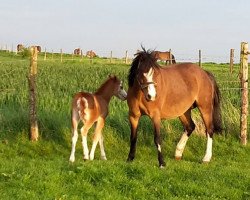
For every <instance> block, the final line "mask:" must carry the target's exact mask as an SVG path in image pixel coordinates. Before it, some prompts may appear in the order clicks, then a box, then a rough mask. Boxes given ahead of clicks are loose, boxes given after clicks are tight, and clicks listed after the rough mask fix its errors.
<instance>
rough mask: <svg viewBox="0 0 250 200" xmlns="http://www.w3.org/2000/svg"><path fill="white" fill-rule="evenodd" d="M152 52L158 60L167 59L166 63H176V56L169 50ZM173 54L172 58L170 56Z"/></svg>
mask: <svg viewBox="0 0 250 200" xmlns="http://www.w3.org/2000/svg"><path fill="white" fill-rule="evenodd" d="M152 54H153V55H154V57H155V58H156V60H161V61H166V64H171V63H172V64H176V61H175V57H174V55H173V54H171V53H170V52H169V51H165V52H161V51H153V52H152ZM170 54H171V58H170Z"/></svg>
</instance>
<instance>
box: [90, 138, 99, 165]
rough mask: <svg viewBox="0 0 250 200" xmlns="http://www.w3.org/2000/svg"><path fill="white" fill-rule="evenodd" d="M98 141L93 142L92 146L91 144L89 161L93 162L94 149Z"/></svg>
mask: <svg viewBox="0 0 250 200" xmlns="http://www.w3.org/2000/svg"><path fill="white" fill-rule="evenodd" d="M97 143H98V141H95V140H94V141H93V144H92V148H91V151H90V154H89V159H90V160H94V157H95V149H96V145H97Z"/></svg>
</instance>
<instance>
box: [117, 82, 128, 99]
mask: <svg viewBox="0 0 250 200" xmlns="http://www.w3.org/2000/svg"><path fill="white" fill-rule="evenodd" d="M117 97H118V98H119V99H121V100H122V101H124V100H125V99H126V98H127V92H126V91H125V90H124V89H122V81H121V83H120V88H119V90H118V94H117Z"/></svg>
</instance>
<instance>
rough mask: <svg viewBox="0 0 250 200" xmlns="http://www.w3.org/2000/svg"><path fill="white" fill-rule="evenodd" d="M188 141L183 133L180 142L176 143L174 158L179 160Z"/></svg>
mask: <svg viewBox="0 0 250 200" xmlns="http://www.w3.org/2000/svg"><path fill="white" fill-rule="evenodd" d="M187 141H188V135H187V131H185V132H184V133H183V134H182V136H181V139H180V141H179V142H178V144H177V146H176V150H175V157H176V158H181V157H182V153H183V151H184V148H185V146H186V144H187Z"/></svg>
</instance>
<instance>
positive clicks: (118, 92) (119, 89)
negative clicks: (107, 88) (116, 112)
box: [109, 75, 127, 101]
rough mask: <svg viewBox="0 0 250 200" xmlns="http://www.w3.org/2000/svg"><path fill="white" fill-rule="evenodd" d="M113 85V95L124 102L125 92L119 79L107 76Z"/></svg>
mask: <svg viewBox="0 0 250 200" xmlns="http://www.w3.org/2000/svg"><path fill="white" fill-rule="evenodd" d="M109 77H110V78H111V79H112V80H113V82H114V84H115V87H114V95H115V96H116V97H117V98H119V99H121V100H122V101H124V100H126V99H127V92H126V91H125V90H124V88H123V83H122V81H121V80H120V79H118V78H117V77H116V76H111V75H110V76H109Z"/></svg>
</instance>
